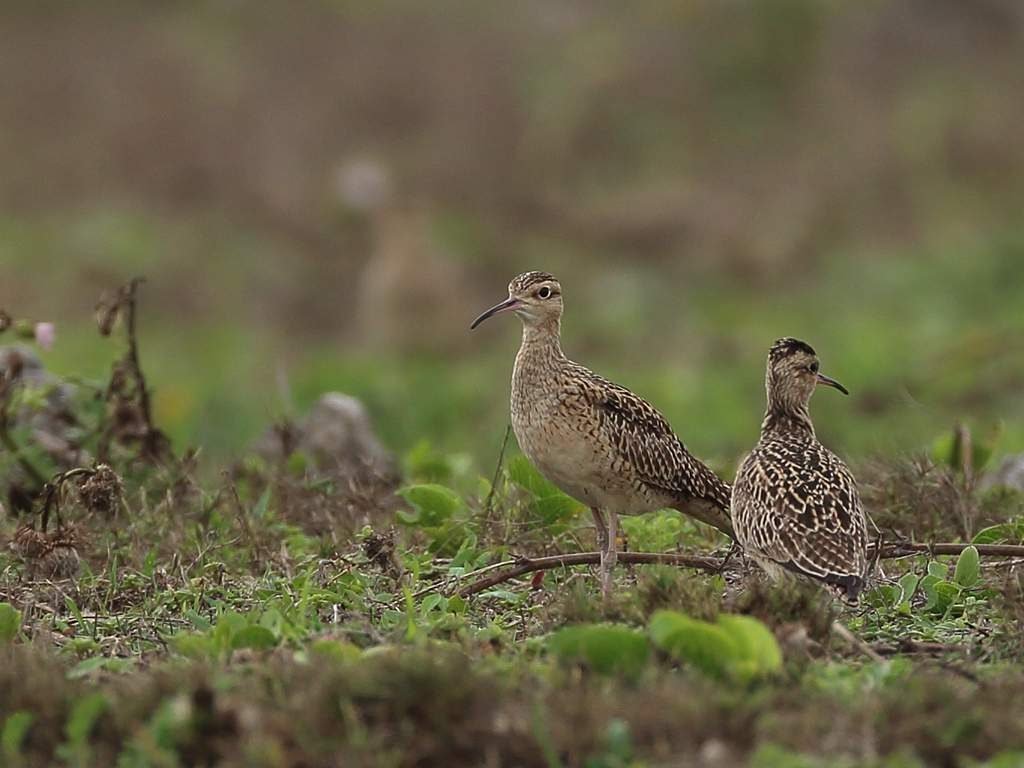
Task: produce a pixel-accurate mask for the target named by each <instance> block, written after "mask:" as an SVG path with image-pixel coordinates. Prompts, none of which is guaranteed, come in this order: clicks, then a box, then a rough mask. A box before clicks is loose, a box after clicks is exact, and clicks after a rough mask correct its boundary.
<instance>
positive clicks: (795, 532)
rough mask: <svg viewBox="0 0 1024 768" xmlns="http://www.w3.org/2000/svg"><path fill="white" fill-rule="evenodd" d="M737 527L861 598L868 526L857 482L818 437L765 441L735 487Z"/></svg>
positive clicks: (752, 546) (765, 551)
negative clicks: (859, 594) (858, 594)
mask: <svg viewBox="0 0 1024 768" xmlns="http://www.w3.org/2000/svg"><path fill="white" fill-rule="evenodd" d="M732 503H733V525H734V526H735V528H736V533H737V536H738V537H739V538H740V542H741V543H742V544H743V546H744V547H745V548H746V549H747V550H748V551H750V553H751V554H752V555H754V557H755V558H764V559H768V560H771V561H773V562H774V563H777V564H778V565H781V566H782V567H784V568H787V569H789V570H791V571H794V572H797V573H801V574H803V575H805V576H810V577H812V578H815V579H818V580H821V581H824V582H826V583H828V584H831V585H833V586H835V587H838V588H839V589H841V590H842V591H843V592H845V593H846V594H847V595H848V596H851V597H855V596H856V594H857V593H858V592H859V591H860V589H861V588H862V586H863V580H864V577H865V572H866V570H867V563H866V545H867V531H866V525H865V518H864V512H863V508H862V507H861V502H860V497H859V495H858V493H857V487H856V482H855V481H854V478H853V476H852V475H851V474H850V471H849V470H848V469H847V468H846V465H845V464H843V462H842V461H841V460H840V459H839V458H838V457H837V456H836V455H835V454H833V453H832V452H831V451H829V450H828V449H826V448H825V447H824V446H822V445H821V444H820V443H819V442H818V441H817V440H816V439H814V438H813V437H807V438H806V439H785V438H776V439H768V440H763V441H762V442H761V443H759V444H758V445H757V447H756V448H755V449H754V450H753V451H752V452H751V454H750V455H749V456H748V457H747V458H746V459H745V460H744V462H743V464H742V466H741V467H740V471H739V473H738V475H737V477H736V485H735V487H734V489H733V502H732Z"/></svg>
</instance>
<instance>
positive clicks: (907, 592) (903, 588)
mask: <svg viewBox="0 0 1024 768" xmlns="http://www.w3.org/2000/svg"><path fill="white" fill-rule="evenodd" d="M920 582H921V577H920V576H918V575H917V574H916V573H913V572H911V573H905V574H903V578H901V579H900V596H899V599H898V600H897V601H896V602H897V603H898V604H900V605H905V604H907V603H909V602H910V599H911V598H912V597H913V596H914V593H915V592H916V591H917V586H918V584H919V583H920Z"/></svg>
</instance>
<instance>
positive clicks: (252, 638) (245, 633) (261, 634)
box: [231, 624, 277, 651]
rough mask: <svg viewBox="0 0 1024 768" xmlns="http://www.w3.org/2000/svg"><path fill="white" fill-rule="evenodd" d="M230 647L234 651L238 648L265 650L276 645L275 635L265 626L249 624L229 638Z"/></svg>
mask: <svg viewBox="0 0 1024 768" xmlns="http://www.w3.org/2000/svg"><path fill="white" fill-rule="evenodd" d="M231 647H232V648H233V649H234V650H236V651H237V650H239V649H240V648H251V649H252V650H254V651H265V650H268V649H270V648H276V647H277V637H276V636H275V635H274V633H273V632H271V631H270V630H269V629H267V628H266V627H261V626H260V625H259V624H250V625H249V626H247V627H244V628H242V629H240V630H238V631H237V632H236V633H235V634H234V636H233V637H232V638H231Z"/></svg>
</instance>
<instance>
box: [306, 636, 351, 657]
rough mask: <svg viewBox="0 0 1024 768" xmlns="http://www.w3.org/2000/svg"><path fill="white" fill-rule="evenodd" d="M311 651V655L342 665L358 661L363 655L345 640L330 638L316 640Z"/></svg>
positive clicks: (311, 645) (311, 646) (310, 648)
mask: <svg viewBox="0 0 1024 768" xmlns="http://www.w3.org/2000/svg"><path fill="white" fill-rule="evenodd" d="M309 650H310V652H311V653H315V654H317V655H318V656H324V657H326V658H329V659H333V660H334V661H337V662H341V663H347V662H350V661H357V660H358V659H359V657H360V656H362V654H363V652H362V651H361V650H360V649H359V648H358V647H357V646H355V645H353V644H352V643H348V642H345V641H344V640H331V639H328V638H320V639H319V640H314V641H313V642H312V643H311V644H310V646H309Z"/></svg>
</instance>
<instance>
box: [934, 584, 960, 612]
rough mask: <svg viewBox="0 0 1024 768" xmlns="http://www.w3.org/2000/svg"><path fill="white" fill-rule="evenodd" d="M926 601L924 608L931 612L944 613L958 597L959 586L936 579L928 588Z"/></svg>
mask: <svg viewBox="0 0 1024 768" xmlns="http://www.w3.org/2000/svg"><path fill="white" fill-rule="evenodd" d="M928 595H929V597H928V603H927V604H926V605H925V608H927V609H928V610H930V611H932V612H933V613H945V612H946V611H947V610H949V606H951V605H952V604H953V603H954V602H956V599H957V598H958V597H960V588H959V587H958V586H956V585H955V584H950V583H949V582H948V581H937V582H935V585H934V587H932V588H931V589H930V590H928Z"/></svg>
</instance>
